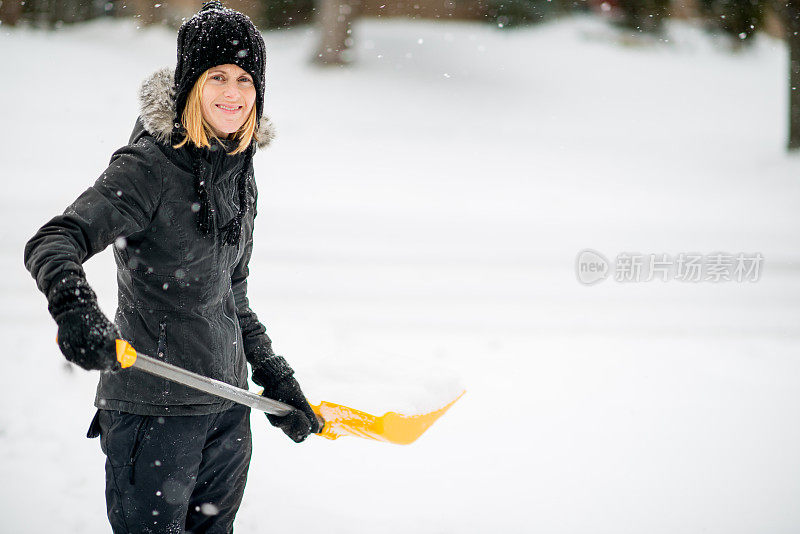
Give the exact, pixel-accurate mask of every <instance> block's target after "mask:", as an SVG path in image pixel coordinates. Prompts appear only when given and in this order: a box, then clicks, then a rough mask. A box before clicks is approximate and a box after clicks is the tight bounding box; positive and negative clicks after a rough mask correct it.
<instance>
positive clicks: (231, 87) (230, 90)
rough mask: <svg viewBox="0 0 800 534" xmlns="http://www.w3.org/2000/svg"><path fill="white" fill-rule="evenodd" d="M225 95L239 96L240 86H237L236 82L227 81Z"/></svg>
mask: <svg viewBox="0 0 800 534" xmlns="http://www.w3.org/2000/svg"><path fill="white" fill-rule="evenodd" d="M224 93H225V96H227V97H231V98H238V97H239V88H238V87H237V86H236V84H235V83H226V84H225V89H224Z"/></svg>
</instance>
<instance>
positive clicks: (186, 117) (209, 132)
mask: <svg viewBox="0 0 800 534" xmlns="http://www.w3.org/2000/svg"><path fill="white" fill-rule="evenodd" d="M209 70H210V69H209ZM208 73H209V71H208V70H207V71H205V72H204V73H203V74H201V75H200V77H199V78H198V79H197V81H196V82H195V83H194V87H192V90H191V91H190V92H189V96H188V97H187V98H186V106H184V108H183V114H182V115H181V124H183V127H184V128H185V129H186V137H184V138H183V141H181V142H180V143H178V144H177V145H173V148H181V147H182V146H183V145H185V144H186V143H188V142H189V141H191V142H192V143H193V144H194V145H195V146H197V147H200V148H206V147H209V146H211V142H210V141H209V139H217V140H219V137H217V135H216V134H215V133H214V130H213V129H212V128H211V125H210V124H208V122H207V121H206V119H205V118H204V117H203V110H202V108H201V106H200V99H201V97H202V94H203V87H205V85H206V80H208ZM256 107H257V106H256V104H255V102H254V103H253V108H252V109H251V110H250V115H249V116H248V117H247V120H245V121H244V124H242V127H241V128H239V129H238V130H236V131H235V132H234V133H233V139H234V140H238V141H239V144H238V146H237V147H236V150H234V151H233V152H230V155H233V154H239V153H240V152H244V151H245V150H247V148H248V147H249V146H250V143H251V142H252V141H253V135H254V134H255V130H256Z"/></svg>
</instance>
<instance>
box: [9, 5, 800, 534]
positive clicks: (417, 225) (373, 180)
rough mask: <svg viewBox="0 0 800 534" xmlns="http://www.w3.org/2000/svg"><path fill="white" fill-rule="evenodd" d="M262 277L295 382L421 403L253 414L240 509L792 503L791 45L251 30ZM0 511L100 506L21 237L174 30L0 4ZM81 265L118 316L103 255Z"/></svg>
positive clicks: (520, 525) (84, 522) (750, 525)
mask: <svg viewBox="0 0 800 534" xmlns="http://www.w3.org/2000/svg"><path fill="white" fill-rule="evenodd" d="M265 39H266V42H267V49H268V86H267V99H266V103H267V109H268V111H269V113H270V114H271V116H272V118H273V120H274V122H275V123H276V125H277V127H278V129H279V139H278V141H277V142H276V143H275V145H274V146H273V147H272V148H270V149H269V150H266V151H263V152H261V153H259V155H258V156H257V159H256V170H257V178H258V181H259V189H260V204H259V217H258V219H257V241H256V251H255V256H254V260H253V265H252V268H251V272H252V274H251V283H250V292H251V302H252V304H253V307H254V309H255V310H256V311H257V313H258V314H259V316H260V317H261V318H262V319H263V320H264V322H265V323H267V325H268V328H269V331H270V334H271V335H272V337H273V339H274V340H275V344H276V347H277V348H278V349H279V351H280V352H281V353H283V354H285V355H286V356H287V357H288V358H289V360H290V362H291V363H292V364H293V365H294V366H295V367H296V368H297V370H298V376H299V378H300V380H301V383H302V384H303V385H304V388H305V389H306V392H307V393H308V395H309V396H310V397H311V398H312V399H316V400H320V399H325V400H330V401H342V402H347V403H350V404H353V405H354V406H357V407H360V408H368V409H373V410H382V409H388V408H398V409H403V410H413V409H424V408H426V407H430V406H433V405H435V404H436V403H437V402H440V401H442V400H443V399H445V398H446V397H447V396H448V395H450V394H452V392H453V391H454V390H455V389H456V388H457V385H458V383H461V384H463V385H464V387H465V388H466V389H467V394H466V395H465V396H464V397H463V398H462V399H461V400H460V401H459V402H458V403H457V404H456V405H455V407H454V408H452V409H451V411H450V412H448V413H447V414H446V415H445V416H444V417H443V418H442V419H441V420H440V421H439V422H437V423H436V424H435V425H434V426H433V427H432V428H431V429H430V430H429V431H428V433H426V434H425V435H424V436H423V437H422V438H421V439H420V440H419V441H418V442H417V443H415V444H413V445H411V446H407V447H398V446H391V445H385V444H378V443H374V442H366V441H361V440H356V439H352V438H348V439H341V440H339V441H336V442H329V441H325V440H321V439H310V440H308V441H307V442H306V443H304V444H302V445H301V446H297V445H294V444H293V443H291V442H290V441H289V440H288V439H287V438H285V437H284V436H283V435H282V434H281V433H280V432H279V431H277V430H274V429H272V428H271V427H269V426H268V425H267V422H266V420H265V419H264V418H263V417H262V416H261V415H260V414H253V428H254V441H255V443H254V447H255V452H254V457H253V463H252V467H251V471H250V478H249V483H248V489H247V491H246V494H245V500H244V503H243V506H242V509H241V511H240V514H239V517H238V520H237V527H236V531H237V532H239V533H243V534H246V533H257V532H289V531H291V532H334V533H355V532H359V533H360V532H363V533H377V532H380V533H401V532H402V533H404V534H407V533H408V532H423V533H449V532H453V533H455V532H458V533H467V532H470V533H484V532H554V533H555V532H558V533H567V532H569V533H573V532H574V533H586V532H592V533H606V532H607V533H614V534H620V533H642V532H648V533H661V532H663V533H674V532H686V533H694V532H707V533H724V534H733V533H740V532H741V533H744V532H748V533H756V532H758V533H761V532H770V533H777V532H796V531H797V530H798V529H799V528H800V508H798V506H797V502H798V500H799V499H800V455H798V452H797V451H798V450H800V359H798V354H799V352H798V349H800V326H798V325H800V279H799V277H798V275H800V252H798V250H797V244H798V243H800V239H799V238H800V209H798V206H800V160H798V159H797V158H796V157H791V156H787V155H786V154H785V152H784V150H783V144H784V131H785V116H786V112H785V106H786V95H787V88H786V87H785V86H786V81H785V76H786V72H785V71H786V68H785V67H786V61H787V59H786V51H785V49H784V47H783V45H782V44H781V43H779V42H776V41H772V40H769V39H766V38H759V40H758V41H757V42H756V43H755V46H754V47H753V49H752V50H749V51H746V52H744V53H740V54H731V53H728V52H726V51H724V50H722V49H721V48H719V47H718V46H717V44H716V43H715V42H714V41H712V40H710V39H708V38H707V37H705V36H704V35H702V34H701V33H700V32H699V31H698V30H696V29H694V28H692V27H691V26H687V25H674V26H671V27H670V39H669V42H668V43H660V44H652V43H650V44H646V45H645V46H621V45H620V44H618V43H617V42H616V41H615V39H614V38H613V35H612V33H611V32H610V31H609V30H607V29H605V28H604V26H602V24H600V23H599V22H597V21H592V20H586V19H577V20H565V21H561V22H557V23H552V24H548V25H543V26H538V27H534V28H529V29H521V30H518V31H507V32H506V31H502V32H501V31H498V30H496V29H493V28H490V27H487V26H483V25H474V24H464V23H431V22H410V21H374V20H365V21H360V22H359V23H358V24H357V25H356V28H355V39H356V48H357V62H356V64H355V65H353V66H352V67H349V68H347V69H337V68H334V69H330V70H319V69H317V68H314V67H312V66H311V65H310V64H309V63H308V59H309V56H310V54H311V52H312V49H313V45H314V34H313V32H312V31H311V30H307V29H299V30H292V31H283V32H275V33H268V34H266V35H265ZM0 50H2V54H0V72H2V73H3V75H2V76H1V77H0V79H2V83H1V84H0V97H2V98H0V102H2V111H0V118H2V126H3V127H2V129H0V175H2V177H3V178H2V186H3V190H4V191H3V193H4V194H3V195H2V196H0V214H2V215H0V216H2V224H0V269H2V271H0V272H2V276H0V294H2V295H3V306H2V307H1V308H0V340H1V341H0V347H2V352H3V358H2V360H0V361H1V362H2V363H0V371H1V372H0V401H1V402H2V406H3V409H2V411H0V481H2V482H1V483H0V532H4V533H5V532H8V533H42V532H69V533H81V534H84V533H85V534H92V533H101V532H108V530H109V529H108V526H107V523H106V520H105V503H104V497H103V486H104V475H103V456H102V454H101V452H100V449H99V444H98V442H97V441H96V440H92V441H90V440H87V439H85V438H83V434H84V433H85V430H86V427H87V426H88V424H89V420H90V418H91V416H92V414H93V411H94V409H93V408H92V406H91V403H92V399H93V396H94V385H95V382H96V379H97V377H96V375H95V374H93V373H87V372H83V371H82V370H80V369H77V368H71V367H70V366H69V365H68V364H66V363H65V362H64V360H63V358H62V357H61V355H60V353H59V352H58V349H57V347H56V345H55V343H54V336H55V326H54V324H53V322H52V320H51V319H50V317H49V316H48V314H47V310H46V306H45V301H44V298H43V297H42V295H40V294H39V293H38V292H37V290H36V288H35V285H34V283H33V280H32V279H31V278H30V276H29V275H28V273H27V272H26V271H25V269H24V267H23V265H22V250H23V246H24V243H25V241H26V240H27V239H28V238H29V237H30V236H31V235H33V233H34V232H35V231H36V229H37V228H38V227H39V226H40V225H41V224H43V223H44V222H45V221H46V220H47V219H48V218H49V217H51V216H52V215H54V214H56V213H58V212H60V211H61V210H62V209H63V208H64V207H65V206H66V205H67V204H68V203H69V202H70V201H71V200H72V199H73V198H75V197H76V196H77V195H78V194H79V193H80V192H81V191H82V190H83V189H84V188H85V187H87V186H88V185H89V184H91V183H92V182H93V181H94V179H95V178H96V177H97V176H98V175H99V173H100V172H101V171H102V170H103V169H104V168H105V164H106V163H107V161H108V157H109V156H110V154H111V152H112V151H113V150H115V149H116V148H118V147H119V146H121V145H123V144H125V142H126V141H127V137H128V134H129V132H130V128H131V127H132V125H133V121H134V118H135V116H136V114H137V101H136V91H137V88H138V85H139V83H140V81H141V80H142V79H143V78H144V77H145V76H146V75H147V74H149V73H150V72H151V71H153V70H155V69H156V68H158V67H161V66H164V65H172V64H174V33H173V32H172V31H170V30H167V29H163V28H149V29H136V28H135V26H134V25H133V23H132V22H130V21H98V22H93V23H91V24H87V25H83V26H78V27H69V28H64V29H63V30H61V31H58V32H55V33H45V32H40V31H32V30H25V29H9V28H5V27H4V28H0ZM587 247H588V248H592V249H595V250H597V251H599V252H601V253H603V254H605V255H606V256H608V257H609V258H614V257H615V256H616V255H617V254H618V253H621V252H638V253H642V254H646V253H667V254H671V255H677V254H679V253H681V252H686V253H690V252H697V253H702V254H710V253H712V252H717V251H724V252H729V253H738V252H745V253H755V252H760V253H761V254H763V256H764V264H763V270H762V273H761V279H760V280H759V281H758V282H757V283H719V284H713V283H709V282H705V283H681V282H677V281H670V282H658V281H656V282H650V283H643V282H642V283H627V284H623V283H619V282H616V281H614V280H606V281H604V282H602V283H600V284H598V285H595V286H591V287H587V286H584V285H582V284H580V283H579V282H578V281H577V279H576V276H575V258H576V255H577V253H578V252H579V251H580V250H582V249H584V248H587ZM86 268H87V272H88V274H89V279H90V282H91V283H92V284H93V285H94V287H95V288H96V290H97V291H98V293H99V295H100V299H101V304H102V306H103V308H104V309H105V310H106V311H107V312H108V313H109V314H112V313H113V310H114V307H115V305H116V302H115V295H116V292H115V277H114V266H113V259H112V257H111V254H110V252H108V251H106V252H105V253H103V254H101V255H99V256H98V257H96V258H94V259H92V260H90V261H89V262H88V263H87V265H86Z"/></svg>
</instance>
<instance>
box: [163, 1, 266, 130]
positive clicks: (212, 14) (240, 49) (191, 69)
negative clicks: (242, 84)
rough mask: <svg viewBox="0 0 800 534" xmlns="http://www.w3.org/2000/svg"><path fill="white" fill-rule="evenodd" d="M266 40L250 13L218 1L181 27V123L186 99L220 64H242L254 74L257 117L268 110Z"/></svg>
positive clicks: (178, 102) (177, 92)
mask: <svg viewBox="0 0 800 534" xmlns="http://www.w3.org/2000/svg"><path fill="white" fill-rule="evenodd" d="M265 56H266V51H265V48H264V39H263V38H262V37H261V34H260V33H259V31H258V30H257V29H256V27H255V26H254V25H253V23H252V22H251V21H250V18H249V17H248V16H247V15H244V14H242V13H239V12H238V11H234V10H233V9H229V8H227V7H225V6H223V5H222V3H221V2H218V1H217V0H212V1H210V2H206V3H204V4H203V7H202V8H201V9H200V11H199V12H198V13H197V14H196V15H194V16H193V17H192V18H190V19H188V20H187V21H186V22H184V23H183V24H182V25H181V28H180V30H178V64H177V66H176V67H175V113H176V117H175V119H176V122H178V123H179V122H180V120H181V116H182V115H183V108H184V107H186V99H187V98H188V96H189V92H190V91H191V90H192V87H194V84H195V82H196V81H197V79H198V78H199V77H200V75H201V74H203V73H204V72H205V71H207V70H208V69H210V68H211V67H216V66H217V65H226V64H233V65H238V66H239V67H241V68H242V69H244V70H245V71H247V73H248V74H250V76H252V77H253V84H254V85H255V88H256V112H257V115H256V118H257V119H259V120H260V118H261V115H262V113H263V110H264V62H265Z"/></svg>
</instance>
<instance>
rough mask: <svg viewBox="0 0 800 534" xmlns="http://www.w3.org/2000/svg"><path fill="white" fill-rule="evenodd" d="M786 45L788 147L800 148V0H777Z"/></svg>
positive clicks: (776, 4) (775, 4) (791, 148)
mask: <svg viewBox="0 0 800 534" xmlns="http://www.w3.org/2000/svg"><path fill="white" fill-rule="evenodd" d="M772 5H773V6H774V8H775V11H776V12H777V13H778V15H780V19H781V22H782V23H783V32H784V35H785V36H786V46H787V47H788V48H789V140H788V143H787V148H788V149H789V150H797V149H798V148H800V0H775V1H774V2H773V4H772Z"/></svg>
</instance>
